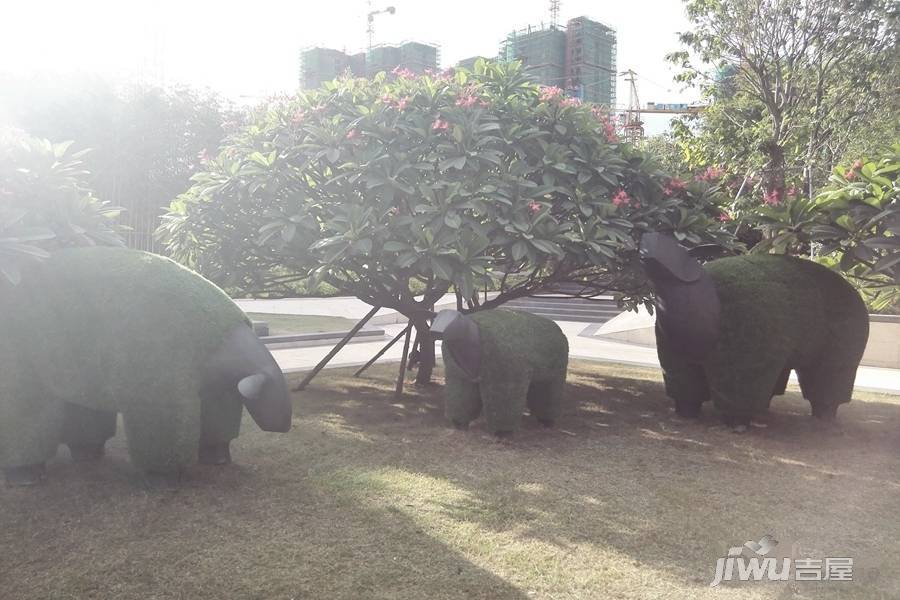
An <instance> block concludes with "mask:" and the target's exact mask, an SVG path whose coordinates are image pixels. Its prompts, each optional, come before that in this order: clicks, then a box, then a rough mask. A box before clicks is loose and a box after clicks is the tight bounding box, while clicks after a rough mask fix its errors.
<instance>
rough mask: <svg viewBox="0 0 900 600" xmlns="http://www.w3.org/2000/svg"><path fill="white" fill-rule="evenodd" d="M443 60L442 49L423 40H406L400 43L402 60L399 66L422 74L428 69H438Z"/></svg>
mask: <svg viewBox="0 0 900 600" xmlns="http://www.w3.org/2000/svg"><path fill="white" fill-rule="evenodd" d="M440 62H441V51H440V49H439V48H438V47H437V46H433V45H431V44H423V43H421V42H404V43H402V44H400V62H399V63H398V66H400V67H402V68H404V69H409V70H410V71H412V72H413V73H418V74H420V75H421V74H422V73H424V72H425V71H426V70H430V71H437V69H438V66H439V65H440Z"/></svg>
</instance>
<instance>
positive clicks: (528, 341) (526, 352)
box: [431, 309, 569, 436]
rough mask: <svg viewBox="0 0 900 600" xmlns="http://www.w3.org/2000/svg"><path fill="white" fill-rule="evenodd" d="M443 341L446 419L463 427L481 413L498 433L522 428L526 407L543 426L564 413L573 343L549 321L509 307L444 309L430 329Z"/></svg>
mask: <svg viewBox="0 0 900 600" xmlns="http://www.w3.org/2000/svg"><path fill="white" fill-rule="evenodd" d="M431 331H432V333H433V334H434V335H435V336H436V337H438V338H439V339H441V340H443V342H442V345H441V348H442V353H443V356H444V369H445V374H446V386H445V388H444V400H445V409H446V414H447V418H448V419H450V421H451V422H452V423H453V424H454V425H455V426H456V427H457V428H461V429H465V428H466V427H468V425H469V423H470V422H471V421H473V420H474V419H476V418H478V416H479V415H480V414H481V413H482V412H483V413H484V417H485V421H486V423H487V428H488V430H489V431H491V432H492V433H495V434H496V435H498V436H502V435H508V434H511V433H512V432H514V431H515V430H517V429H518V428H519V421H520V420H521V418H522V413H523V412H524V411H525V408H526V407H527V408H528V410H529V412H530V413H531V415H532V416H534V417H535V418H536V419H537V420H538V421H540V422H541V423H542V424H544V425H545V426H548V427H549V426H552V425H553V423H554V421H555V420H556V419H557V418H558V417H559V416H560V414H561V413H562V400H563V392H564V390H565V384H566V368H567V365H568V362H569V342H568V340H567V339H566V336H565V334H563V332H562V331H561V330H560V328H559V326H558V325H557V324H556V323H554V322H553V321H551V320H550V319H547V318H544V317H540V316H537V315H532V314H529V313H523V312H516V311H511V310H503V309H494V310H483V311H479V312H477V313H474V314H471V315H463V314H462V313H459V312H457V311H453V310H445V311H441V312H440V313H438V315H437V316H436V317H435V320H434V324H433V325H432V328H431Z"/></svg>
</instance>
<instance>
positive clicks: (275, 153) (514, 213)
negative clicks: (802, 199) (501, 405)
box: [160, 61, 730, 382]
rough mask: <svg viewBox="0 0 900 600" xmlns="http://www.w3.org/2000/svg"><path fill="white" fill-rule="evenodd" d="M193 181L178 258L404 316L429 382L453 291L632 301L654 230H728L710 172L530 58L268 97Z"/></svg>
mask: <svg viewBox="0 0 900 600" xmlns="http://www.w3.org/2000/svg"><path fill="white" fill-rule="evenodd" d="M194 181H195V184H194V186H193V187H192V188H191V189H190V190H189V191H188V192H187V193H186V194H184V195H182V196H180V197H179V198H178V199H177V200H176V201H175V202H174V203H173V204H172V207H171V210H170V213H169V214H168V215H167V217H166V218H165V223H164V225H163V227H162V229H161V231H160V233H161V236H162V238H163V239H165V240H166V243H167V247H168V249H169V250H170V252H171V253H172V254H173V255H174V256H175V257H177V258H178V259H180V260H182V261H184V262H186V263H187V264H189V265H191V266H194V267H196V268H198V269H200V270H201V271H202V272H204V273H205V274H207V275H208V276H210V277H212V278H213V279H214V280H216V281H218V282H220V283H222V284H223V285H227V286H236V287H238V288H241V289H244V290H249V291H251V292H263V291H264V292H270V293H271V292H273V291H274V292H276V293H277V292H278V291H279V290H281V291H282V292H284V293H289V291H288V290H285V289H284V286H285V285H287V284H289V283H290V282H293V281H298V280H303V279H307V278H311V279H312V280H313V282H317V281H324V282H327V283H329V284H331V285H332V286H334V287H335V288H337V289H339V290H341V291H343V292H344V293H347V294H350V295H353V296H356V297H358V298H360V299H362V300H364V301H365V302H367V303H369V304H371V305H373V306H382V307H388V308H393V309H395V310H397V311H399V312H400V313H402V314H403V315H405V316H407V317H408V318H409V319H410V320H411V321H412V322H413V324H414V325H415V328H416V330H417V335H418V338H419V340H420V342H421V350H422V351H421V367H420V370H419V376H418V381H420V382H424V381H427V380H428V379H429V378H430V374H431V368H432V366H433V364H434V355H433V352H434V348H433V343H431V341H430V336H429V331H428V318H429V311H430V310H431V308H432V307H433V305H434V303H435V301H436V300H438V299H439V298H440V297H441V296H442V295H443V294H444V293H446V292H448V291H449V290H451V289H453V290H454V291H455V293H456V295H457V300H458V303H459V305H460V307H461V308H463V309H465V310H469V311H474V310H479V309H483V308H491V307H495V306H499V305H501V304H503V303H504V302H506V301H508V300H510V299H512V298H516V297H520V296H527V295H530V294H534V293H536V292H538V291H540V290H543V289H546V288H547V287H548V286H550V285H553V284H556V283H560V282H566V281H578V282H582V283H583V284H584V285H585V286H588V287H589V288H590V290H591V292H586V293H599V292H600V291H616V292H619V293H621V294H623V297H624V300H625V302H626V304H628V305H630V306H633V305H635V304H637V303H639V302H644V301H648V300H649V289H648V287H647V284H646V281H645V279H644V277H643V276H642V274H641V273H642V272H641V270H640V265H639V261H638V257H637V255H636V245H637V241H638V240H639V238H640V235H641V233H642V232H644V231H648V230H665V231H670V232H673V233H674V235H675V236H677V237H678V238H679V239H682V240H684V241H685V242H686V243H688V244H698V243H701V242H703V241H713V240H717V241H721V242H722V243H725V244H728V243H730V238H729V237H728V236H727V235H726V234H724V233H723V232H722V230H721V227H720V223H719V221H718V218H719V209H718V207H717V206H716V198H715V197H714V195H712V193H711V192H710V190H709V189H708V186H707V185H706V184H705V183H704V182H691V183H689V184H688V183H683V182H680V181H673V180H671V179H670V178H669V177H668V175H666V174H665V173H663V172H661V171H660V170H659V169H658V168H657V167H656V166H655V165H654V163H653V162H652V161H650V160H648V159H647V158H646V157H645V156H644V155H643V154H641V153H640V152H637V151H635V150H634V149H633V148H631V147H629V146H628V145H625V144H621V143H620V142H619V141H618V139H617V138H616V137H615V131H614V128H613V127H612V125H611V124H610V123H609V122H608V121H607V120H606V118H605V116H604V115H603V114H602V113H600V112H597V111H592V110H591V108H590V107H587V106H581V105H579V103H578V102H577V101H576V100H573V99H568V98H565V97H564V96H563V95H562V94H561V90H559V89H557V88H543V89H542V88H539V87H538V86H536V85H534V84H532V83H530V82H529V81H528V79H527V78H526V77H525V76H524V74H523V73H522V71H521V67H520V65H518V64H510V65H499V64H490V63H485V62H483V61H482V62H479V63H478V64H477V65H476V69H475V73H470V72H467V71H464V70H460V71H457V72H456V73H455V74H454V75H452V76H451V75H445V76H436V77H435V76H425V77H421V78H418V77H414V76H412V75H411V74H409V73H405V72H402V71H401V72H398V73H396V74H395V75H394V76H385V75H384V74H382V75H380V76H377V77H376V78H375V79H374V80H365V79H342V80H339V81H335V82H331V83H328V84H326V85H325V86H324V88H323V89H320V90H318V91H314V92H310V93H308V94H303V95H300V96H298V97H296V98H287V99H283V100H280V101H276V102H273V103H272V104H270V105H269V106H267V107H264V108H262V109H260V110H259V111H258V113H257V115H256V118H255V119H254V120H253V122H252V123H251V124H250V125H249V126H248V127H246V128H245V129H244V130H243V131H242V132H241V133H239V134H237V135H235V136H233V138H232V139H231V141H230V143H229V144H228V145H227V146H226V147H225V148H224V149H223V151H222V152H221V153H220V154H219V155H218V156H217V157H216V158H215V159H213V160H211V161H210V162H209V163H208V164H207V165H206V170H205V171H203V172H201V173H198V174H197V175H195V177H194ZM486 290H493V291H495V292H496V293H497V295H496V297H493V298H490V297H487V298H486V297H485V296H484V295H483V293H484V292H485V291H486ZM417 293H418V294H422V295H421V296H420V297H419V298H417V297H416V294H417Z"/></svg>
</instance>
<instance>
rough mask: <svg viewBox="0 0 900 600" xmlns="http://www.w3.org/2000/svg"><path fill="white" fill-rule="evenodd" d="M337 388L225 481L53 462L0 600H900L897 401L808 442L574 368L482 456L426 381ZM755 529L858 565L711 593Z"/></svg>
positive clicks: (246, 450)
mask: <svg viewBox="0 0 900 600" xmlns="http://www.w3.org/2000/svg"><path fill="white" fill-rule="evenodd" d="M351 373H352V370H336V371H328V372H325V373H323V374H321V375H320V377H319V378H318V379H316V380H315V381H314V382H313V384H312V386H310V388H308V389H307V390H306V391H305V392H302V393H299V394H296V395H295V409H296V412H295V427H294V430H293V431H292V432H291V433H289V434H286V435H272V434H265V433H262V432H260V431H258V430H257V429H256V427H255V426H254V425H252V423H251V422H250V421H249V419H246V420H245V423H244V432H243V433H242V435H241V437H240V438H239V439H238V440H237V441H236V442H235V443H234V445H233V455H234V458H235V460H236V461H237V464H234V465H231V466H228V467H224V468H208V467H200V466H195V467H193V468H192V469H191V470H190V473H189V477H188V478H187V480H186V482H185V483H184V485H183V486H182V488H181V489H180V490H178V491H177V492H174V493H160V492H148V491H146V490H145V489H143V488H142V487H141V486H140V484H139V478H138V476H137V473H136V472H135V471H134V469H133V468H132V467H131V465H130V464H128V462H127V458H126V454H125V449H124V445H123V441H122V440H121V439H116V440H114V441H113V443H111V447H110V452H109V456H108V457H107V459H106V460H104V461H102V462H100V463H97V464H87V465H83V464H73V463H71V462H70V461H69V460H68V457H67V456H65V451H61V452H60V455H61V456H60V458H57V460H56V461H54V462H53V463H51V465H50V473H49V478H48V481H47V483H46V484H45V485H43V486H39V487H37V488H34V489H25V490H21V489H15V490H0V581H2V582H3V584H2V585H3V588H2V591H0V597H10V598H108V597H116V598H124V599H131V598H135V599H136V598H152V597H156V598H170V597H171V598H266V599H268V598H286V599H287V598H425V597H427V598H511V599H517V600H518V599H521V598H526V597H528V598H533V597H545V598H555V599H559V598H566V599H571V600H574V599H581V598H605V597H609V598H613V597H615V598H627V599H633V600H637V599H641V598H649V597H654V598H657V597H658V598H663V597H667V598H716V599H720V598H742V599H743V598H767V599H769V598H771V599H775V598H811V597H815V598H826V599H828V598H838V597H840V598H859V599H863V598H865V599H867V600H868V599H869V598H896V597H900V582H898V579H897V577H896V576H895V575H894V571H893V568H892V564H890V562H889V561H891V560H892V557H895V556H898V555H900V515H898V511H897V506H898V505H900V439H898V435H897V433H898V432H900V404H898V402H900V400H898V399H893V398H888V397H880V396H877V395H872V394H861V395H860V396H859V397H858V398H857V400H855V401H854V402H852V403H851V404H850V405H846V406H844V407H842V408H841V409H840V411H839V424H838V425H837V426H834V427H821V426H819V425H820V424H817V423H816V422H814V421H813V420H812V419H811V418H809V416H808V413H809V406H808V403H806V402H805V401H804V400H802V398H799V397H798V395H797V394H796V393H793V394H790V395H789V396H787V397H786V398H783V399H776V400H775V402H774V403H773V412H772V415H771V416H770V418H769V420H768V421H769V422H768V427H766V428H754V430H753V431H752V432H751V433H749V434H746V435H735V434H732V433H731V432H730V431H729V430H727V429H725V428H724V427H721V426H720V425H719V419H718V417H717V415H716V414H715V412H714V411H713V410H712V409H711V407H709V406H707V407H705V408H704V413H703V416H702V418H701V419H700V421H699V422H686V421H680V420H678V419H675V418H674V416H673V412H672V407H671V403H670V401H669V400H667V399H666V398H665V396H664V394H663V391H662V386H661V383H660V382H659V377H658V373H656V372H654V371H650V370H644V369H637V368H628V367H618V366H610V365H599V364H594V363H585V362H580V361H576V362H574V363H573V365H572V367H571V370H570V377H569V387H568V390H567V394H568V396H567V398H568V399H567V402H568V404H567V408H566V411H565V414H564V415H563V417H562V418H561V419H560V421H559V422H558V424H557V427H556V428H554V429H550V430H548V429H544V428H543V427H540V426H539V425H538V424H536V423H535V422H534V421H533V420H532V419H530V418H526V419H524V420H523V426H522V429H521V431H520V432H518V433H517V435H516V436H515V437H514V439H513V440H512V441H511V442H509V443H498V442H497V441H496V440H495V439H494V437H493V436H491V435H488V434H487V433H486V432H485V431H484V429H483V428H482V427H481V425H480V424H479V423H475V424H473V427H472V429H471V430H470V431H467V432H457V431H454V430H452V429H449V428H447V427H446V424H445V420H444V417H443V408H442V403H441V388H440V387H427V388H424V389H421V388H415V387H414V386H412V385H410V386H409V392H408V393H407V394H406V395H405V396H404V397H403V398H401V399H399V400H398V399H394V398H393V395H392V390H393V381H394V375H395V367H394V366H392V365H388V366H377V367H375V368H374V369H373V370H372V371H371V373H369V374H368V377H366V378H362V379H356V378H353V377H352V376H351ZM437 379H438V380H440V373H438V377H437ZM766 533H772V534H774V535H775V537H776V538H777V539H780V540H782V543H783V544H785V545H786V546H787V545H789V542H791V541H798V542H799V543H800V544H801V548H802V549H803V554H804V555H806V556H812V557H816V558H823V557H826V556H852V557H854V559H855V561H856V563H855V569H856V570H855V579H856V581H854V582H853V583H852V584H846V585H838V584H831V585H828V584H802V586H801V588H797V589H799V591H797V589H795V588H793V587H788V584H773V585H763V584H754V583H750V584H745V585H740V586H736V587H730V586H729V587H725V588H724V589H718V590H713V591H710V590H709V588H708V583H709V581H710V580H711V579H712V574H713V568H714V565H715V560H716V558H717V557H720V556H722V555H723V554H724V553H725V552H726V550H727V548H728V547H730V546H733V545H735V544H742V543H743V542H744V541H746V540H749V539H759V537H761V536H762V535H764V534H766ZM798 585H800V584H798ZM792 590H793V591H792ZM795 592H797V593H795Z"/></svg>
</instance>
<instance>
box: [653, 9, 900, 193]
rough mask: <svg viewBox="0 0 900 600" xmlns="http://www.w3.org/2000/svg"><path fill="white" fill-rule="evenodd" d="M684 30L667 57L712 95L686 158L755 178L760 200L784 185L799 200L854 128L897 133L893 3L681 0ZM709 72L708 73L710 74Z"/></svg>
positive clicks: (899, 67) (686, 134) (854, 138)
mask: <svg viewBox="0 0 900 600" xmlns="http://www.w3.org/2000/svg"><path fill="white" fill-rule="evenodd" d="M686 8H687V14H688V18H689V19H690V21H691V24H692V30H691V31H688V32H685V33H682V34H681V41H682V43H683V45H684V46H685V50H684V51H680V52H676V53H673V54H672V55H670V57H669V58H670V59H671V60H672V61H674V62H675V63H677V64H678V65H680V66H681V67H682V68H683V72H682V74H681V75H680V76H679V78H680V79H681V81H683V82H685V83H688V84H690V85H694V86H698V87H700V88H701V89H703V91H704V92H705V94H706V96H707V97H708V98H709V99H710V100H711V101H712V106H711V107H710V109H708V110H707V111H705V112H704V114H703V115H702V116H701V117H699V118H698V119H697V120H699V128H696V129H695V131H696V133H695V132H692V131H691V130H690V129H683V130H682V132H681V133H682V141H683V142H684V144H685V146H686V147H688V148H690V150H689V151H688V152H689V153H690V154H692V155H693V160H695V161H699V160H707V161H711V162H710V163H709V164H721V165H724V166H726V168H728V169H730V170H731V171H732V172H733V173H735V174H736V175H739V176H742V177H744V176H746V174H747V173H756V174H758V175H760V178H759V179H758V183H759V187H760V188H761V191H762V193H763V194H764V197H765V198H766V199H767V201H768V202H769V203H770V204H771V203H775V202H780V201H781V200H783V199H784V197H785V193H786V191H787V189H788V188H789V185H788V183H793V184H795V185H796V187H798V188H799V189H800V190H801V191H802V193H803V195H804V196H805V197H809V196H810V195H813V194H814V191H815V187H816V186H817V185H819V184H821V183H824V181H825V179H826V178H827V175H828V173H829V172H830V171H831V168H832V165H834V164H836V163H837V162H838V161H839V160H840V159H841V158H844V157H845V155H846V152H847V150H848V147H849V146H851V145H853V144H854V143H856V144H857V151H860V150H861V151H870V150H873V149H875V148H877V147H878V146H879V145H882V144H884V143H886V142H889V141H890V140H889V139H884V138H882V139H872V140H870V143H868V144H865V143H863V144H862V146H863V147H859V146H860V144H859V141H860V138H859V137H858V135H859V132H860V131H864V130H867V129H870V127H869V124H871V123H872V122H877V121H879V120H883V121H888V122H890V123H893V125H892V126H889V127H883V128H878V129H881V130H893V131H896V124H897V120H898V114H900V95H898V94H897V93H896V81H897V80H898V77H900V54H898V52H897V40H898V26H897V23H898V15H900V10H898V5H897V3H896V2H894V1H892V0H686ZM710 71H712V73H711V72H710Z"/></svg>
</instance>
